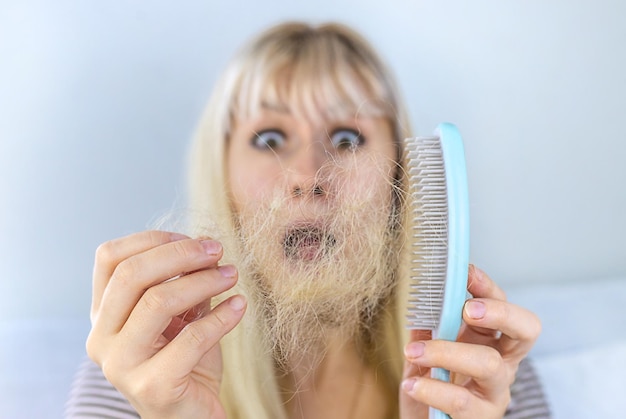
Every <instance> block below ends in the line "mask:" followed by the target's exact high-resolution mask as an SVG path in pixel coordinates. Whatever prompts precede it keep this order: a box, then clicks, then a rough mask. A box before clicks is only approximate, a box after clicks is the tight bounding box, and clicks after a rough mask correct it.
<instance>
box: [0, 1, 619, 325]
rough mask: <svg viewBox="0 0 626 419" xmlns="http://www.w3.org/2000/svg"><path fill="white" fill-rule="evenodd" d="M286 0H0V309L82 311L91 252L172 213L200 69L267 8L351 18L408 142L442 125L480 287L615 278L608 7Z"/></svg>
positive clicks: (202, 81) (206, 73)
mask: <svg viewBox="0 0 626 419" xmlns="http://www.w3.org/2000/svg"><path fill="white" fill-rule="evenodd" d="M296 3H297V2H292V1H287V0H284V1H278V0H274V1H265V2H253V1H251V0H248V1H243V0H239V1H228V2H226V1H224V2H218V1H212V2H211V1H204V2H203V1H197V0H195V1H194V0H188V1H184V2H171V1H170V2H168V1H162V0H158V1H156V0H155V1H150V2H137V1H130V2H129V1H119V0H114V1H109V2H86V1H77V0H74V1H72V0H56V1H54V2H52V1H43V0H42V1H34V0H8V1H7V0H3V1H2V2H0V60H1V62H0V199H1V206H0V319H2V320H12V319H13V320H19V319H27V318H37V317H41V316H48V317H51V318H55V317H75V316H79V317H80V316H86V315H87V313H88V308H89V299H90V287H91V284H90V281H91V279H90V274H91V268H92V260H93V253H94V250H95V248H96V247H97V245H98V244H99V243H100V242H102V241H105V240H108V239H111V238H114V237H117V236H120V235H124V234H128V233H131V232H135V231H139V230H142V229H144V228H145V227H146V226H148V225H149V224H150V223H151V222H152V221H154V219H155V218H156V217H158V216H159V215H160V214H162V213H163V212H166V211H168V210H169V209H170V208H172V207H176V206H179V205H180V204H181V200H183V198H184V183H183V175H184V157H185V151H186V145H187V142H188V138H189V137H190V135H191V132H192V131H193V129H194V125H195V122H196V120H197V118H198V116H199V113H200V111H201V109H202V107H203V104H204V102H205V100H206V98H207V96H208V94H209V92H210V89H211V86H212V83H213V82H214V80H215V77H216V76H217V74H218V72H219V71H220V70H221V69H222V68H223V66H224V64H225V62H226V60H227V59H228V58H229V57H230V55H231V53H232V51H233V49H234V48H236V47H237V46H239V45H240V44H241V42H243V41H244V40H245V39H247V38H248V37H249V36H250V35H252V34H253V33H256V32H257V31H258V30H259V29H261V28H263V27H265V26H267V25H268V24H270V23H274V22H277V21H279V20H282V19H285V18H301V19H307V20H313V21H320V20H327V19H333V20H341V21H344V22H346V23H349V24H352V25H353V26H355V27H356V28H358V29H360V30H361V31H363V32H364V33H365V34H366V36H367V37H368V38H369V39H370V40H371V41H372V42H373V43H374V44H375V45H376V46H378V47H379V48H380V50H381V51H382V52H383V55H384V56H385V57H386V58H387V60H388V61H389V62H390V63H391V65H392V66H393V68H394V69H395V71H396V73H397V76H398V79H399V82H400V85H401V86H402V90H403V92H404V96H405V98H406V100H407V101H408V103H409V105H410V107H411V111H412V118H413V121H414V125H415V127H416V129H417V131H418V132H419V133H421V134H428V133H430V131H431V130H432V129H433V128H434V126H435V125H436V124H437V123H438V122H440V121H443V120H448V121H452V122H455V123H456V124H457V125H458V126H459V127H460V128H461V130H462V133H463V135H464V137H465V142H466V149H467V160H468V163H467V164H468V168H469V172H470V173H469V176H470V195H471V211H472V233H473V235H472V260H473V261H474V262H476V263H477V264H479V265H480V266H482V267H483V268H484V269H485V270H486V271H488V272H489V273H490V274H491V275H492V276H493V277H494V278H496V279H497V280H498V281H500V282H501V283H503V284H504V285H514V284H518V283H523V282H531V281H533V282H537V281H572V280H579V279H589V280H593V279H597V278H602V277H609V276H617V275H624V274H626V251H625V247H624V244H623V243H624V241H623V238H624V237H626V222H625V221H624V218H625V212H626V211H625V209H626V189H625V188H624V181H625V180H626V163H624V160H625V159H626V145H625V144H626V143H625V141H624V139H625V135H624V130H623V128H622V123H623V121H624V119H625V118H624V117H625V112H626V99H625V98H626V48H625V47H624V41H625V40H626V25H624V21H625V19H626V3H623V2H620V1H617V0H616V1H609V0H602V1H590V0H588V1H565V0H552V1H550V0H547V1H546V0H544V1H539V0H511V1H496V0H493V1H473V2H466V1H461V0H457V1H451V0H450V1H439V0H438V1H435V0H431V1H409V0H388V1H385V2H381V1H373V0H369V1H365V0H353V1H338V0H330V1H329V0H317V1H315V2H313V1H311V2H307V3H308V4H304V5H298V4H296ZM2 320H0V321H2Z"/></svg>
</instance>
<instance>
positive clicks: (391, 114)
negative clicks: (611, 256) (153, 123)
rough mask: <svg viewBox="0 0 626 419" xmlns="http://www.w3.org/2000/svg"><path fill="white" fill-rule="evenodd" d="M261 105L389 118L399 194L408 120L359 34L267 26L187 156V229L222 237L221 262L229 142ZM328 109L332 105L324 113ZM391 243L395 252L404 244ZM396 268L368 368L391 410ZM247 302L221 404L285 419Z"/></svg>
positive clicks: (399, 316)
mask: <svg viewBox="0 0 626 419" xmlns="http://www.w3.org/2000/svg"><path fill="white" fill-rule="evenodd" d="M267 103H270V104H277V105H289V107H290V111H291V112H294V114H296V115H297V116H301V117H303V118H310V119H312V118H316V117H328V116H335V117H337V116H339V117H341V116H350V115H345V114H341V113H342V112H344V113H346V112H350V113H352V116H354V114H355V113H356V112H358V113H361V114H368V115H376V116H384V117H386V118H388V120H389V121H390V123H391V124H392V127H393V129H394V136H395V139H396V146H397V149H398V156H397V162H398V165H399V167H400V168H399V170H398V174H397V176H396V177H397V179H396V181H397V182H398V185H399V186H400V188H399V189H400V190H402V187H401V186H402V184H403V182H404V176H403V170H402V167H401V164H402V159H401V154H400V153H401V150H402V147H401V142H400V141H401V139H402V138H404V137H405V136H408V135H409V123H408V118H407V115H406V111H405V109H404V106H403V105H402V103H401V101H400V99H399V97H398V91H397V88H396V87H395V83H394V81H393V79H392V77H391V75H390V72H389V71H388V70H387V68H386V67H385V65H384V63H383V62H382V60H381V59H380V58H379V56H378V55H377V54H376V52H375V51H374V49H373V48H372V47H371V45H370V44H369V43H368V42H367V41H366V40H365V39H363V38H362V37H361V36H360V35H359V34H358V33H356V32H354V31H353V30H351V29H350V28H348V27H346V26H344V25H341V24H336V23H329V24H323V25H319V26H313V25H308V24H305V23H298V22H291V23H285V24H281V25H277V26H274V27H272V28H270V29H268V30H267V31H265V32H263V33H262V34H260V36H258V37H257V38H255V39H254V40H252V42H251V43H249V44H248V45H247V46H245V47H244V48H243V49H242V50H241V51H240V52H239V54H238V55H237V56H236V57H235V58H234V59H233V61H232V62H231V64H230V66H229V67H228V68H227V69H226V71H225V72H224V74H223V77H222V79H221V80H220V81H219V82H218V84H217V85H216V88H215V90H214V92H213V95H212V97H211V99H210V101H209V104H208V106H207V108H206V110H205V112H204V115H203V117H202V120H201V122H200V125H199V127H198V131H197V134H196V137H195V140H194V142H193V144H192V148H191V155H190V158H191V161H190V172H189V185H190V204H191V208H192V211H193V212H192V214H193V219H192V222H193V224H194V230H195V231H196V232H197V234H199V235H204V234H210V235H214V236H215V235H218V234H219V232H223V233H224V234H223V237H219V238H220V239H222V240H223V241H225V259H226V260H227V261H228V259H229V249H230V251H233V252H234V251H235V249H236V248H237V244H236V243H234V239H233V238H234V237H235V235H234V234H233V232H234V222H233V212H232V210H231V206H230V199H229V192H228V190H227V176H226V169H227V168H226V167H225V161H226V158H225V157H226V153H227V147H228V139H229V135H230V133H231V130H232V128H233V125H234V124H235V123H236V121H237V120H238V119H241V118H249V117H251V116H253V115H254V113H255V112H256V111H257V110H258V109H259V108H260V107H261V106H262V105H264V104H267ZM329 104H332V105H337V106H336V107H331V108H329V107H328V105H329ZM397 201H398V202H397V203H396V206H397V207H399V211H398V213H399V214H400V215H401V216H402V218H401V219H400V221H399V224H400V227H401V225H402V223H403V222H404V219H403V217H404V216H405V214H404V211H402V199H401V197H397ZM215 225H216V226H218V228H217V230H218V231H216V230H215V228H213V226H215ZM399 230H401V229H399ZM398 240H399V241H400V242H401V243H400V244H399V246H398V248H400V247H401V246H402V244H403V238H402V237H399V239H398ZM400 265H401V266H403V265H404V264H400ZM398 269H399V270H400V267H399V268H398ZM399 270H398V272H396V274H395V275H396V277H397V278H396V281H397V282H398V285H397V289H396V292H395V293H394V300H393V301H391V302H390V303H389V304H388V306H387V307H385V308H384V309H383V310H381V319H380V323H379V325H378V326H377V328H376V330H377V331H378V332H379V334H380V335H379V336H377V337H376V338H377V342H376V351H375V355H374V357H375V359H374V360H373V362H374V363H375V364H374V365H376V366H377V372H378V373H379V376H381V377H382V379H383V380H384V382H385V383H386V384H388V385H387V387H390V388H389V392H388V393H389V394H388V397H389V398H390V400H389V405H390V406H395V405H397V399H398V386H399V383H400V380H401V374H402V365H403V358H402V345H403V344H404V343H405V342H406V336H405V335H406V332H405V330H404V315H405V310H404V307H405V301H404V300H405V299H406V297H405V296H406V292H404V291H403V288H404V287H405V286H406V284H405V280H404V279H403V278H405V277H406V275H404V274H403V273H402V272H400V271H399ZM245 281H246V279H245V278H240V280H239V284H238V285H237V287H236V289H235V290H233V292H241V293H244V294H246V291H245ZM398 289H399V290H398ZM247 296H248V298H249V304H248V312H247V313H246V315H245V316H244V319H243V320H242V323H241V324H240V325H239V326H237V327H236V328H235V329H234V330H233V331H232V332H231V333H230V334H229V335H228V336H226V337H225V338H224V339H223V340H222V353H223V360H224V379H223V383H222V390H221V399H222V402H223V403H224V406H225V408H226V411H227V415H228V417H229V418H252V417H254V418H259V419H281V418H286V417H287V415H286V412H285V409H284V406H283V404H284V400H283V398H282V395H281V391H280V389H279V386H278V382H277V377H276V371H275V364H274V362H273V359H272V357H271V352H270V351H266V350H264V349H263V348H259V345H261V342H262V339H261V337H260V336H258V333H259V331H260V330H261V328H259V327H258V324H257V323H256V322H257V320H256V319H257V317H258V316H259V315H260V313H261V310H260V309H259V303H257V302H256V301H254V300H251V298H254V297H253V296H252V295H247ZM395 415H397V409H396V411H395Z"/></svg>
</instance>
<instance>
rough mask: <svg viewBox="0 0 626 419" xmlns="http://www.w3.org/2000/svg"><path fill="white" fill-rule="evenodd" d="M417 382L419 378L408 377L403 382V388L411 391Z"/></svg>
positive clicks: (408, 391)
mask: <svg viewBox="0 0 626 419" xmlns="http://www.w3.org/2000/svg"><path fill="white" fill-rule="evenodd" d="M415 383H417V380H416V379H415V378H409V379H406V380H404V381H403V382H402V390H404V391H406V392H407V393H410V392H411V391H413V388H414V387H415Z"/></svg>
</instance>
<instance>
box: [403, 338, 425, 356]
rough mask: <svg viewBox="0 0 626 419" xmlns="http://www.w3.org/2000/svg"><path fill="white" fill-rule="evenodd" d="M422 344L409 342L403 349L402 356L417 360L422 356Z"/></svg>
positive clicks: (423, 346) (423, 345)
mask: <svg viewBox="0 0 626 419" xmlns="http://www.w3.org/2000/svg"><path fill="white" fill-rule="evenodd" d="M425 347H426V345H425V344H424V342H411V343H409V344H408V345H406V348H404V354H405V355H406V357H407V358H419V357H420V356H422V355H424V348H425Z"/></svg>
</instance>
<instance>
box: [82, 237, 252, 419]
mask: <svg viewBox="0 0 626 419" xmlns="http://www.w3.org/2000/svg"><path fill="white" fill-rule="evenodd" d="M222 252H223V250H222V246H221V245H220V243H219V242H216V241H213V240H196V239H191V238H189V237H187V236H183V235H180V234H176V233H168V232H162V231H147V232H141V233H137V234H133V235H130V236H128V237H124V238H121V239H116V240H112V241H110V242H107V243H104V244H103V245H101V246H100V247H99V248H98V250H97V252H96V261H95V266H94V272H93V299H92V307H91V322H92V329H91V332H90V334H89V337H88V338H87V353H88V354H89V356H90V357H91V358H92V359H93V360H94V361H95V362H96V363H97V364H98V365H100V367H101V368H102V371H103V373H104V375H105V377H106V378H107V379H108V380H109V381H110V382H111V384H113V385H114V386H115V387H116V388H117V389H118V390H119V391H120V392H121V393H122V394H123V395H124V396H125V397H126V398H127V399H128V400H129V402H130V403H131V404H132V405H133V406H134V407H135V409H137V412H138V413H139V414H140V415H141V416H142V417H147V418H153V417H163V418H165V417H210V418H219V419H222V418H225V412H224V409H223V407H222V404H221V403H220V400H219V390H220V383H221V380H222V355H221V351H220V344H219V342H220V339H221V338H222V337H223V336H224V335H225V334H227V333H228V332H230V331H231V330H232V329H233V328H234V327H235V326H236V325H237V324H238V323H239V321H240V320H241V318H242V317H243V314H244V311H245V306H246V301H245V299H244V298H243V297H242V296H240V295H234V296H232V297H230V298H228V299H226V300H225V301H223V302H221V303H220V304H218V305H217V306H215V307H214V308H213V309H210V303H209V301H210V299H211V298H212V297H215V296H217V295H219V294H221V293H222V292H224V291H226V290H228V289H230V288H232V287H233V286H234V285H235V283H236V281H237V271H236V269H235V267H233V266H230V265H226V266H218V262H219V260H220V258H221V257H222ZM179 275H180V277H178V278H176V279H174V280H171V281H168V279H171V278H175V277H177V276H179ZM205 304H206V305H205ZM200 307H206V310H205V311H206V312H205V313H203V314H202V315H201V316H199V318H197V319H191V321H190V320H188V319H186V318H185V315H184V314H185V313H190V312H192V313H193V312H195V311H196V310H197V309H198V308H200ZM200 311H202V310H200Z"/></svg>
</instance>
